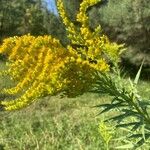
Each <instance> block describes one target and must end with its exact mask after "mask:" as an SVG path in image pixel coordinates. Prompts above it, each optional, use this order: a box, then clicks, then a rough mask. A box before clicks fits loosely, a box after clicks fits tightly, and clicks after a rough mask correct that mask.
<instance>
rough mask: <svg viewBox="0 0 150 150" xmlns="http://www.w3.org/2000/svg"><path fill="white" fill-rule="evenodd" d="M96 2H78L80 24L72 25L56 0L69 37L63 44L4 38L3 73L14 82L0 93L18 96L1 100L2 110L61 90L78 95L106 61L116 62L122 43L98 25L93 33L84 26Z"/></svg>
mask: <svg viewBox="0 0 150 150" xmlns="http://www.w3.org/2000/svg"><path fill="white" fill-rule="evenodd" d="M98 2H100V0H84V1H83V2H82V3H81V5H80V9H79V12H78V14H77V21H78V22H79V23H80V27H76V26H75V25H74V24H73V23H72V22H71V21H70V20H69V18H68V17H67V14H66V11H65V9H64V6H63V2H62V0H58V1H57V6H58V10H59V13H60V16H61V18H62V20H63V23H64V24H65V26H66V30H67V33H68V38H69V39H70V44H69V45H67V46H66V47H64V46H62V44H61V43H60V42H59V40H57V39H55V38H53V37H51V36H38V37H34V36H31V35H24V36H21V37H11V38H7V39H5V40H4V42H3V44H2V45H1V46H0V53H1V54H5V55H6V56H7V57H8V61H9V62H8V68H9V69H8V70H7V71H4V72H5V73H7V74H8V75H10V76H11V79H12V80H14V81H16V82H17V84H16V85H15V86H14V87H11V88H5V89H3V90H2V93H4V94H11V95H12V94H13V95H15V94H18V93H19V95H20V96H19V97H18V98H16V99H13V100H7V99H4V100H1V102H0V103H1V106H2V108H3V109H4V110H17V109H21V108H23V107H25V106H27V105H29V104H31V103H32V102H33V101H35V100H36V99H37V98H39V97H42V96H45V95H56V94H58V93H63V94H65V95H67V96H69V97H71V96H72V97H73V96H76V95H79V94H82V93H84V92H86V91H88V90H89V89H90V88H91V87H92V85H93V83H95V81H96V77H95V76H94V72H95V71H100V72H107V71H109V70H110V67H109V62H110V61H113V62H118V61H119V55H120V49H121V47H122V45H117V44H116V43H111V42H110V41H109V40H108V38H107V37H106V36H105V35H102V34H100V33H101V28H100V26H98V27H97V28H96V29H95V30H94V32H92V31H91V30H90V28H89V27H88V26H89V23H88V15H87V14H86V11H87V9H88V8H89V7H91V6H92V5H95V4H96V3H98ZM74 45H80V46H74Z"/></svg>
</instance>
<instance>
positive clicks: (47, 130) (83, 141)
mask: <svg viewBox="0 0 150 150" xmlns="http://www.w3.org/2000/svg"><path fill="white" fill-rule="evenodd" d="M4 67H5V65H4V64H3V62H0V69H3V68H4ZM9 84H10V82H9V80H8V79H7V78H0V89H2V88H3V87H4V86H8V85H9ZM140 85H141V86H140V87H139V90H140V92H141V94H142V95H143V96H145V97H147V98H150V94H149V93H150V84H149V83H148V82H142V81H141V83H140ZM108 100H109V97H107V96H98V95H96V94H90V93H87V94H84V95H82V96H80V97H77V98H72V99H71V98H63V99H60V98H59V97H45V98H43V99H39V101H37V103H34V104H33V105H31V106H29V107H28V108H25V109H23V110H20V111H14V112H0V150H105V147H104V141H103V139H102V138H101V135H100V133H99V131H98V126H99V123H100V122H101V121H102V120H104V118H105V119H106V118H107V115H101V116H99V115H98V116H97V114H98V113H99V111H100V110H98V109H96V108H92V107H91V106H94V105H97V104H100V103H103V102H105V101H108ZM111 113H113V112H111ZM111 113H110V114H109V115H111ZM111 125H112V124H111ZM125 134H126V131H122V130H116V131H115V130H114V134H113V139H112V140H111V141H110V150H113V149H114V148H115V147H116V146H119V145H122V144H123V142H121V141H119V140H115V139H116V138H119V137H120V136H123V135H125ZM142 150H143V149H142ZM145 150H149V148H148V147H146V148H145Z"/></svg>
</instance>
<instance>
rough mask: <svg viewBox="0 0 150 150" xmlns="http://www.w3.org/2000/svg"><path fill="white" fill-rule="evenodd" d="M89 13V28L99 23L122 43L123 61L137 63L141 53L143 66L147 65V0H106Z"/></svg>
mask: <svg viewBox="0 0 150 150" xmlns="http://www.w3.org/2000/svg"><path fill="white" fill-rule="evenodd" d="M90 16H91V26H92V27H94V26H96V25H97V24H99V23H100V24H101V26H102V28H103V29H104V32H105V33H106V34H107V35H108V36H109V37H110V38H111V39H112V40H115V41H118V42H124V43H126V45H127V47H128V51H127V52H126V55H125V56H124V59H125V61H128V63H130V64H134V65H135V66H140V64H141V61H142V60H143V58H144V56H145V63H144V66H145V67H146V66H147V65H148V66H150V59H149V58H150V49H149V47H150V41H149V37H150V26H149V24H150V1H149V0H122V1H118V0H109V1H108V2H107V3H106V4H105V5H99V7H95V8H93V9H92V10H91V11H90ZM129 51H130V52H129ZM148 66H147V67H148Z"/></svg>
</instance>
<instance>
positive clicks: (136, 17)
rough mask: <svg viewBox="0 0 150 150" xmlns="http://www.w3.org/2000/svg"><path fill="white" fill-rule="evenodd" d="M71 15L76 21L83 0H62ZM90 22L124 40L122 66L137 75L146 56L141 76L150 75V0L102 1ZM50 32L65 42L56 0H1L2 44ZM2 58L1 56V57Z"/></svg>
mask: <svg viewBox="0 0 150 150" xmlns="http://www.w3.org/2000/svg"><path fill="white" fill-rule="evenodd" d="M63 2H64V4H65V8H66V11H67V12H68V17H69V18H70V19H71V21H73V22H74V23H77V22H76V21H75V17H76V13H77V11H78V9H79V5H80V3H81V2H82V0H63ZM88 14H89V18H90V20H89V24H90V27H91V28H95V27H96V26H98V25H99V24H100V25H101V26H102V29H103V33H105V34H106V35H107V36H108V37H109V38H110V40H111V41H114V42H117V43H125V45H126V48H127V51H126V52H125V53H124V55H123V56H122V63H121V64H122V67H123V69H125V70H126V71H127V72H128V73H130V75H135V73H136V72H137V70H138V68H139V66H140V64H141V62H142V60H143V58H145V62H144V67H143V71H142V77H143V78H144V79H149V78H150V75H149V74H150V1H149V0H121V1H120V0H102V1H101V2H100V3H99V4H97V5H95V6H93V7H91V8H90V9H89V10H88ZM27 33H30V34H31V35H35V36H36V35H45V34H50V35H53V36H54V37H56V38H59V39H60V41H61V42H62V43H63V44H64V45H65V44H67V43H68V42H69V41H68V40H67V38H66V31H65V27H64V25H63V24H62V20H61V18H60V17H59V15H58V12H57V8H56V0H13V1H10V0H0V43H1V42H2V40H3V39H4V38H6V37H10V36H15V35H18V36H20V35H24V34H27ZM2 58H3V57H2V56H1V59H2Z"/></svg>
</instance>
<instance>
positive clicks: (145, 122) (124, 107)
mask: <svg viewBox="0 0 150 150" xmlns="http://www.w3.org/2000/svg"><path fill="white" fill-rule="evenodd" d="M140 70H141V68H140ZM140 70H139V71H140ZM138 78H139V72H138V74H137V76H136V79H135V81H136V83H137V80H138ZM92 91H93V92H96V93H100V94H102V93H103V94H108V95H110V96H111V97H112V100H111V102H110V103H104V104H100V105H97V107H99V108H103V110H102V111H101V113H100V114H103V113H106V112H110V111H118V114H117V115H115V116H113V117H110V118H109V119H107V120H105V121H115V122H116V123H117V124H116V127H121V128H125V129H129V134H128V135H127V138H128V139H130V140H131V139H133V140H134V142H130V141H128V142H129V145H128V146H131V145H132V147H133V148H134V149H136V148H138V147H140V146H141V145H143V144H144V143H145V142H146V140H148V139H149V138H150V128H149V127H150V115H149V112H150V101H149V100H145V99H143V98H141V97H140V95H139V94H138V91H137V88H136V84H134V83H132V81H131V80H127V81H122V79H121V78H120V76H119V74H116V75H111V74H110V75H109V74H107V75H106V74H99V79H98V81H97V84H96V85H95V88H94V89H93V90H92ZM122 148H123V147H122ZM125 148H127V145H125Z"/></svg>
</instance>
